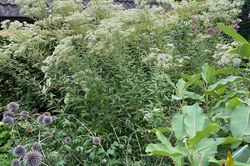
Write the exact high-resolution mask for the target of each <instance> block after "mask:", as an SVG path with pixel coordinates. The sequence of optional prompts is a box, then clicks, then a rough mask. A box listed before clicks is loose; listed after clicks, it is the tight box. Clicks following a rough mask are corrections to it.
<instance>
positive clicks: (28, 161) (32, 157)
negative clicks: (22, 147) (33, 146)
mask: <svg viewBox="0 0 250 166" xmlns="http://www.w3.org/2000/svg"><path fill="white" fill-rule="evenodd" d="M42 160H43V156H42V154H41V153H40V152H38V151H30V152H28V153H27V154H26V155H25V156H24V158H23V164H24V165H25V166H39V165H41V162H42Z"/></svg>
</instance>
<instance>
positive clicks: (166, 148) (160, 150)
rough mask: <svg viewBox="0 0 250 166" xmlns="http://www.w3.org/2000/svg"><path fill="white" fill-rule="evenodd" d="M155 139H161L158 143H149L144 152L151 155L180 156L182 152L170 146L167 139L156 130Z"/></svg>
mask: <svg viewBox="0 0 250 166" xmlns="http://www.w3.org/2000/svg"><path fill="white" fill-rule="evenodd" d="M156 136H157V139H158V140H159V141H161V143H160V144H149V145H148V146H147V148H146V152H147V153H150V154H151V155H161V156H180V155H182V154H183V152H182V151H180V150H179V149H178V148H174V147H172V145H171V143H170V142H169V140H168V139H167V138H166V137H165V136H164V135H163V134H162V133H161V132H159V131H157V132H156Z"/></svg>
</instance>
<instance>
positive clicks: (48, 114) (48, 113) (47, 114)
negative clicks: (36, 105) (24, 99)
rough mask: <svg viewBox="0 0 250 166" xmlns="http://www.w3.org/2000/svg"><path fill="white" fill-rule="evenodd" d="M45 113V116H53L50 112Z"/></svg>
mask: <svg viewBox="0 0 250 166" xmlns="http://www.w3.org/2000/svg"><path fill="white" fill-rule="evenodd" d="M43 115H44V116H51V114H50V112H44V113H43Z"/></svg>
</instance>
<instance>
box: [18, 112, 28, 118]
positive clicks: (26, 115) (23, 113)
mask: <svg viewBox="0 0 250 166" xmlns="http://www.w3.org/2000/svg"><path fill="white" fill-rule="evenodd" d="M28 116H29V112H28V111H22V112H21V113H20V117H21V118H22V119H26V118H28Z"/></svg>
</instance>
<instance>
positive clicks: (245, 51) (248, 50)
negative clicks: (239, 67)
mask: <svg viewBox="0 0 250 166" xmlns="http://www.w3.org/2000/svg"><path fill="white" fill-rule="evenodd" d="M239 53H240V55H241V56H245V57H247V58H250V44H249V43H244V44H242V45H240V46H239Z"/></svg>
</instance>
